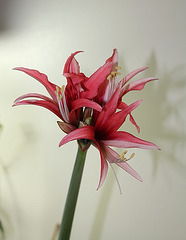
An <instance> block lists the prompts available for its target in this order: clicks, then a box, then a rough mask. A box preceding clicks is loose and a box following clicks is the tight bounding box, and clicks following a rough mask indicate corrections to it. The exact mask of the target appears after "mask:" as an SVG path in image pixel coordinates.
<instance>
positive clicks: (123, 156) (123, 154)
mask: <svg viewBox="0 0 186 240" xmlns="http://www.w3.org/2000/svg"><path fill="white" fill-rule="evenodd" d="M126 153H127V150H125V151H124V152H123V153H122V154H121V155H120V156H118V160H117V161H118V162H126V161H129V160H130V159H132V158H133V157H134V155H135V153H132V154H131V156H130V157H129V158H126V157H125V154H126Z"/></svg>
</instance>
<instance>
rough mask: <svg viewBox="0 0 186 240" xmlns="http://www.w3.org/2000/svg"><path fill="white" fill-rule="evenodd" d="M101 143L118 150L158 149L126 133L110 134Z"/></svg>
mask: <svg viewBox="0 0 186 240" xmlns="http://www.w3.org/2000/svg"><path fill="white" fill-rule="evenodd" d="M103 143H104V144H106V145H108V146H113V147H119V148H143V149H159V148H158V146H156V145H155V144H153V143H151V142H148V141H145V140H142V139H140V138H137V137H135V136H133V135H132V134H130V133H127V132H121V131H118V132H115V133H111V134H110V135H109V136H108V137H107V139H105V140H103Z"/></svg>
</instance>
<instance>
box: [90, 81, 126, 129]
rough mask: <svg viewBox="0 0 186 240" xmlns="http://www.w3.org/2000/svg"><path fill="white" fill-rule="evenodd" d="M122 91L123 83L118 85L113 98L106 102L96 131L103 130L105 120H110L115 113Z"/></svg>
mask: <svg viewBox="0 0 186 240" xmlns="http://www.w3.org/2000/svg"><path fill="white" fill-rule="evenodd" d="M120 91H121V85H119V86H118V88H117V89H116V91H115V93H114V94H113V95H112V97H111V99H110V100H109V101H108V102H107V103H106V105H105V106H104V108H103V110H102V111H101V112H100V114H99V116H98V119H97V122H96V126H95V130H96V131H99V130H101V128H102V126H103V125H104V124H105V122H106V121H108V119H109V118H110V117H111V116H112V115H113V114H114V113H115V111H116V109H117V105H118V99H119V94H120Z"/></svg>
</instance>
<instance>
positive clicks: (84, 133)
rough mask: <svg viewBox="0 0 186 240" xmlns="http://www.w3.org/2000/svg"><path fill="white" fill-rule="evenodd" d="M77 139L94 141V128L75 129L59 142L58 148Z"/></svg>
mask: <svg viewBox="0 0 186 240" xmlns="http://www.w3.org/2000/svg"><path fill="white" fill-rule="evenodd" d="M78 139H89V140H95V136H94V128H93V127H92V126H85V127H81V128H77V129H75V130H74V131H72V132H70V133H69V134H68V135H66V136H65V137H64V138H63V139H62V140H61V141H60V143H59V147H60V146H62V145H64V144H65V143H68V142H70V141H73V140H78Z"/></svg>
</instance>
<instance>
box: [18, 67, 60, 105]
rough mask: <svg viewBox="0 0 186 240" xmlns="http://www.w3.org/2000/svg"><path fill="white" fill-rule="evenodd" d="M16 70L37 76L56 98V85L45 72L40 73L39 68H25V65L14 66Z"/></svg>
mask: <svg viewBox="0 0 186 240" xmlns="http://www.w3.org/2000/svg"><path fill="white" fill-rule="evenodd" d="M14 70H19V71H22V72H24V73H26V74H28V75H29V76H31V77H33V78H35V79H36V80H38V81H39V82H40V83H41V84H43V85H44V87H45V88H46V89H47V91H48V93H49V94H50V96H51V97H52V98H53V99H54V100H56V94H55V91H56V85H55V84H53V83H51V82H49V81H48V77H47V76H46V75H45V74H43V73H40V72H39V71H37V70H33V69H28V68H23V67H17V68H14Z"/></svg>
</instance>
